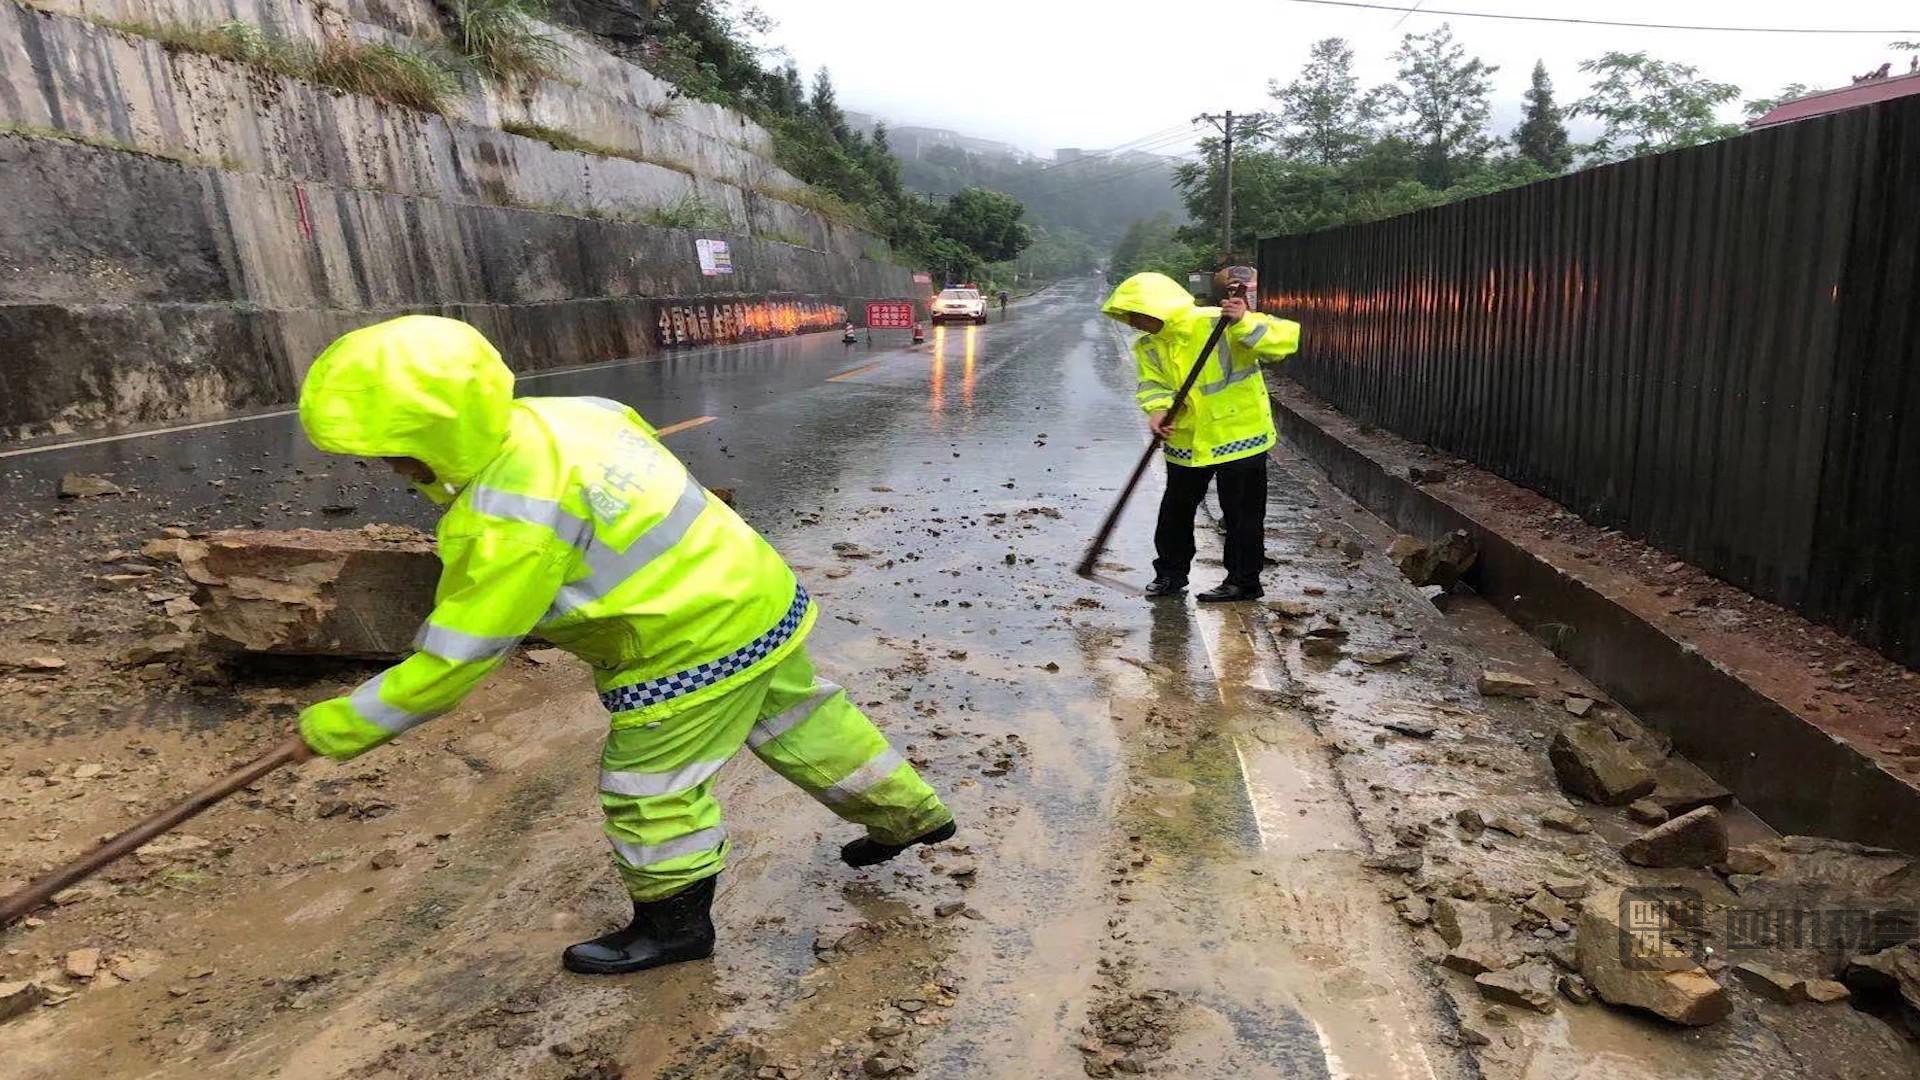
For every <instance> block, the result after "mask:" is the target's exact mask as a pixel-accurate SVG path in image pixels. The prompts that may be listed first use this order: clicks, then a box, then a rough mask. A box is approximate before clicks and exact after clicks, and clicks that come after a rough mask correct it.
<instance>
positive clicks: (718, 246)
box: [693, 240, 733, 277]
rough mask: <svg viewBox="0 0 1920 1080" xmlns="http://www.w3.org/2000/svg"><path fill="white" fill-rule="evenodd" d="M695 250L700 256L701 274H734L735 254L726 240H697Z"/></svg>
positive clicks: (708, 275)
mask: <svg viewBox="0 0 1920 1080" xmlns="http://www.w3.org/2000/svg"><path fill="white" fill-rule="evenodd" d="M693 250H694V252H695V254H697V255H699V256H700V273H702V274H704V275H705V276H707V277H713V276H715V275H716V274H731V273H733V253H732V252H731V251H728V250H727V242H726V241H725V240H695V241H694V242H693Z"/></svg>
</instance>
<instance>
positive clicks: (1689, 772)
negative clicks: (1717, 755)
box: [1647, 757, 1733, 818]
mask: <svg viewBox="0 0 1920 1080" xmlns="http://www.w3.org/2000/svg"><path fill="white" fill-rule="evenodd" d="M1647 801H1649V802H1653V803H1656V804H1658V805H1659V807H1660V808H1661V809H1662V810H1665V811H1666V812H1667V816H1668V817H1670V818H1676V817H1679V816H1680V815H1682V814H1685V813H1688V812H1690V811H1693V810H1698V809H1699V808H1700V807H1702V806H1717V807H1719V808H1721V809H1722V810H1724V809H1726V808H1727V807H1729V806H1731V805H1733V792H1731V791H1729V790H1727V789H1726V788H1725V787H1724V786H1722V785H1721V784H1720V783H1719V782H1718V781H1716V780H1714V779H1713V777H1711V776H1708V775H1707V774H1706V773H1704V772H1702V771H1701V770H1700V768H1699V767H1698V766H1696V765H1693V764H1692V763H1690V762H1688V761H1687V760H1686V759H1684V758H1678V757H1669V758H1667V759H1666V760H1665V761H1662V762H1661V763H1660V765H1659V767H1658V768H1657V769H1656V770H1655V771H1654V788H1653V793H1652V794H1651V795H1648V796H1647Z"/></svg>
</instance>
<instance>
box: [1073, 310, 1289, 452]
mask: <svg viewBox="0 0 1920 1080" xmlns="http://www.w3.org/2000/svg"><path fill="white" fill-rule="evenodd" d="M1101 310H1102V311H1103V312H1104V313H1105V314H1107V315H1109V316H1111V317H1113V318H1115V319H1118V320H1120V321H1122V322H1124V321H1125V320H1126V316H1127V314H1128V313H1130V312H1135V313H1139V314H1142V315H1149V316H1152V317H1153V318H1156V319H1159V320H1160V322H1161V328H1160V332H1159V333H1156V334H1143V335H1141V336H1140V337H1139V338H1137V339H1136V340H1135V341H1134V343H1133V356H1134V362H1135V366H1136V368H1137V369H1138V374H1139V380H1138V382H1137V384H1136V386H1135V393H1134V398H1135V400H1136V401H1137V402H1139V405H1140V409H1141V411H1142V412H1147V413H1153V412H1160V411H1163V410H1165V409H1167V408H1169V407H1171V406H1172V404H1173V396H1174V394H1175V393H1177V392H1178V391H1179V389H1180V384H1181V383H1182V382H1183V381H1185V379H1186V377H1187V373H1188V372H1189V371H1191V370H1192V369H1193V364H1194V361H1196V360H1197V359H1199V356H1200V350H1201V349H1202V348H1203V347H1204V346H1205V345H1206V343H1207V336H1208V335H1209V334H1211V333H1212V332H1213V324H1214V322H1215V321H1216V320H1218V319H1219V318H1220V309H1219V308H1213V307H1199V306H1197V305H1195V304H1194V302H1193V297H1192V295H1191V294H1189V293H1188V292H1187V290H1186V289H1185V288H1182V287H1181V286H1180V285H1179V284H1178V283H1176V282H1175V281H1174V280H1173V279H1172V278H1169V277H1166V276H1165V275H1162V274H1153V273H1147V274H1135V275H1133V276H1132V277H1130V278H1128V279H1127V280H1125V281H1123V282H1121V283H1120V285H1119V287H1118V288H1116V289H1114V291H1113V295H1112V296H1110V297H1108V299H1107V302H1106V303H1105V304H1104V305H1103V306H1102V308H1101ZM1299 347H1300V324H1299V323H1296V322H1293V321H1291V320H1289V319H1276V318H1274V317H1273V316H1270V315H1262V314H1260V313H1258V312H1248V313H1247V314H1246V315H1245V316H1243V317H1242V318H1241V319H1240V321H1239V322H1237V323H1234V324H1233V325H1231V326H1229V327H1227V329H1226V332H1225V333H1224V334H1222V335H1221V337H1220V344H1219V345H1217V346H1215V348H1214V351H1213V355H1212V356H1210V357H1208V359H1207V368H1206V370H1204V371H1202V372H1201V373H1200V377H1199V379H1198V380H1197V381H1196V382H1195V383H1194V384H1193V391H1192V393H1190V394H1189V395H1187V400H1186V403H1185V404H1183V405H1182V406H1181V407H1180V412H1179V415H1177V416H1175V417H1174V421H1173V434H1172V435H1171V436H1170V437H1169V438H1168V439H1167V441H1166V446H1165V447H1164V449H1163V453H1164V454H1165V456H1166V458H1167V460H1168V461H1171V462H1176V463H1178V464H1181V465H1195V466H1199V465H1214V464H1218V463H1220V462H1223V461H1232V460H1234V459H1235V458H1243V457H1249V456H1251V455H1253V454H1258V453H1263V452H1265V451H1267V450H1269V449H1271V448H1272V447H1273V445H1274V443H1275V441H1276V440H1277V435H1276V433H1275V431H1274V426H1273V408H1272V405H1271V403H1270V402H1269V401H1268V400H1267V386H1266V381H1265V380H1264V379H1262V378H1260V365H1261V364H1262V363H1264V362H1268V361H1273V360H1279V359H1281V358H1283V357H1286V356H1290V355H1292V354H1293V352H1294V351H1295V350H1297V349H1298V348H1299Z"/></svg>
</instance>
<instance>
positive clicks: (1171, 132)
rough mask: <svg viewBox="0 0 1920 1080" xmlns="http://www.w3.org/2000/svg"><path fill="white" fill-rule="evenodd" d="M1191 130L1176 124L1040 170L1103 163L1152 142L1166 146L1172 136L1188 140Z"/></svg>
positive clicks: (1045, 170)
mask: <svg viewBox="0 0 1920 1080" xmlns="http://www.w3.org/2000/svg"><path fill="white" fill-rule="evenodd" d="M1190 130H1191V128H1190V126H1189V125H1187V124H1175V125H1173V126H1172V127H1168V128H1162V129H1160V130H1159V131H1154V132H1149V133H1148V134H1145V135H1142V136H1140V137H1139V138H1136V139H1128V140H1127V141H1126V142H1123V143H1121V144H1119V145H1118V146H1111V147H1108V148H1106V149H1104V150H1097V151H1093V152H1090V153H1085V154H1082V155H1081V156H1079V157H1077V158H1074V159H1073V160H1071V161H1059V162H1055V163H1054V164H1052V165H1044V166H1042V167H1041V168H1040V171H1041V172H1043V173H1044V172H1052V171H1054V170H1055V169H1065V168H1071V167H1072V166H1074V165H1078V164H1081V163H1083V162H1088V161H1103V160H1107V159H1110V158H1114V157H1117V156H1118V155H1120V154H1124V153H1127V152H1129V151H1137V150H1143V149H1146V147H1144V146H1142V145H1140V144H1142V143H1149V142H1152V143H1156V144H1159V145H1165V143H1166V141H1167V139H1168V138H1169V137H1170V136H1171V137H1173V138H1174V139H1175V140H1176V141H1177V140H1178V139H1183V138H1186V137H1187V135H1188V133H1189V131H1190Z"/></svg>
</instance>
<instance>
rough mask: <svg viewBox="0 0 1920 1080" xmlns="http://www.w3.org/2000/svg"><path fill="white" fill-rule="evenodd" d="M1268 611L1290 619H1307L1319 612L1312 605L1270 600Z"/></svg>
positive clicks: (1301, 602)
mask: <svg viewBox="0 0 1920 1080" xmlns="http://www.w3.org/2000/svg"><path fill="white" fill-rule="evenodd" d="M1266 606H1267V610H1268V611H1271V612H1273V613H1274V614H1276V615H1280V616H1282V617H1284V618H1288V619H1305V618H1308V617H1310V616H1311V615H1313V613H1314V612H1315V611H1316V610H1317V609H1316V608H1315V607H1314V606H1313V605H1312V604H1308V603H1305V602H1303V601H1299V600H1269V601H1267V605H1266Z"/></svg>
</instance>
